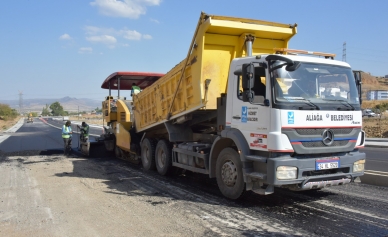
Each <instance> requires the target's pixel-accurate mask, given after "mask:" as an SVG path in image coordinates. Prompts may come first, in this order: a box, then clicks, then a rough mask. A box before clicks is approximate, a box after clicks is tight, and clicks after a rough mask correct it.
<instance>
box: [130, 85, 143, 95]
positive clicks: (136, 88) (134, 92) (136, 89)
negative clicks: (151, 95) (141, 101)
mask: <svg viewBox="0 0 388 237" xmlns="http://www.w3.org/2000/svg"><path fill="white" fill-rule="evenodd" d="M140 90H141V89H140V87H138V86H136V83H132V90H131V96H133V95H137V94H139V93H140Z"/></svg>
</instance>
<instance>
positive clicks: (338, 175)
mask: <svg viewBox="0 0 388 237" xmlns="http://www.w3.org/2000/svg"><path fill="white" fill-rule="evenodd" d="M333 157H338V158H339V160H340V166H339V168H335V169H326V170H316V161H317V160H320V159H330V158H333ZM365 157H366V156H365V153H360V152H350V153H346V154H342V155H330V156H321V157H316V156H315V157H314V158H306V157H291V156H282V157H278V158H268V159H265V161H264V159H262V158H258V159H256V157H255V156H248V157H247V159H248V160H253V161H254V169H253V170H254V172H252V173H246V175H247V177H250V178H253V179H254V178H255V176H256V177H259V176H258V175H257V174H261V175H260V177H261V180H259V181H260V182H262V183H263V184H266V185H271V186H274V187H285V188H289V189H292V190H309V189H319V188H324V187H330V186H338V185H343V184H347V183H350V182H353V181H354V180H355V179H356V178H357V177H359V176H362V175H363V174H364V171H361V172H353V165H354V163H355V162H356V161H359V160H364V159H365ZM279 166H288V167H296V168H297V176H296V179H283V180H279V179H278V178H277V177H276V171H277V168H278V167H279ZM263 167H266V168H264V169H263ZM264 170H265V171H266V174H263V171H264Z"/></svg>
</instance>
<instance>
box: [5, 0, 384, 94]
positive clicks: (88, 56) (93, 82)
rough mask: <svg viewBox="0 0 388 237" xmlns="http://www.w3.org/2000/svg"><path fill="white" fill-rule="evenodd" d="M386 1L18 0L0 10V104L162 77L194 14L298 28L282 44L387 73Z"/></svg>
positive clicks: (182, 49)
mask: <svg viewBox="0 0 388 237" xmlns="http://www.w3.org/2000/svg"><path fill="white" fill-rule="evenodd" d="M387 9H388V1H386V0H374V1H373V0H370V1H361V0H315V1H307V0H305V1H302V0H294V1H289V0H278V1H262V0H245V1H241V0H239V1H237V0H195V1H188V0H36V1H31V0H19V1H10V0H8V1H2V3H1V7H0V100H18V99H19V95H20V94H22V98H23V99H36V98H62V97H65V96H70V97H73V98H89V99H95V100H103V99H104V97H105V96H107V95H108V90H105V89H102V88H101V84H102V82H103V81H104V80H105V78H106V77H108V76H109V75H110V74H111V73H113V72H117V71H135V72H156V73H166V72H168V71H169V70H170V69H171V68H172V67H174V66H175V65H176V64H178V63H179V62H180V61H181V60H183V59H184V58H185V56H186V54H187V51H188V48H189V46H190V43H191V39H192V36H193V33H194V30H195V27H196V25H197V22H198V19H199V16H200V13H201V12H202V11H203V12H206V13H208V14H213V15H225V16H233V17H241V18H251V19H258V20H265V21H273V22H279V23H286V24H294V23H297V24H298V29H297V31H298V33H297V34H296V35H295V36H294V37H293V38H292V39H291V40H290V43H289V48H291V49H303V50H308V51H319V52H328V53H335V54H337V56H336V59H337V60H342V58H343V49H344V47H343V44H344V43H345V42H346V61H347V62H348V63H349V64H350V65H351V66H352V68H353V69H355V70H362V71H365V72H369V73H370V74H371V75H374V76H385V75H388V59H387V57H386V55H387V54H388V26H387V25H388V13H387Z"/></svg>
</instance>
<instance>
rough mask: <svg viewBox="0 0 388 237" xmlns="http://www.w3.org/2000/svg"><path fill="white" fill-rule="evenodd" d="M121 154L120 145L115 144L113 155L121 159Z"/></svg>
mask: <svg viewBox="0 0 388 237" xmlns="http://www.w3.org/2000/svg"><path fill="white" fill-rule="evenodd" d="M122 155H123V154H122V152H121V149H120V147H118V146H115V156H116V158H119V159H121V157H122Z"/></svg>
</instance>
